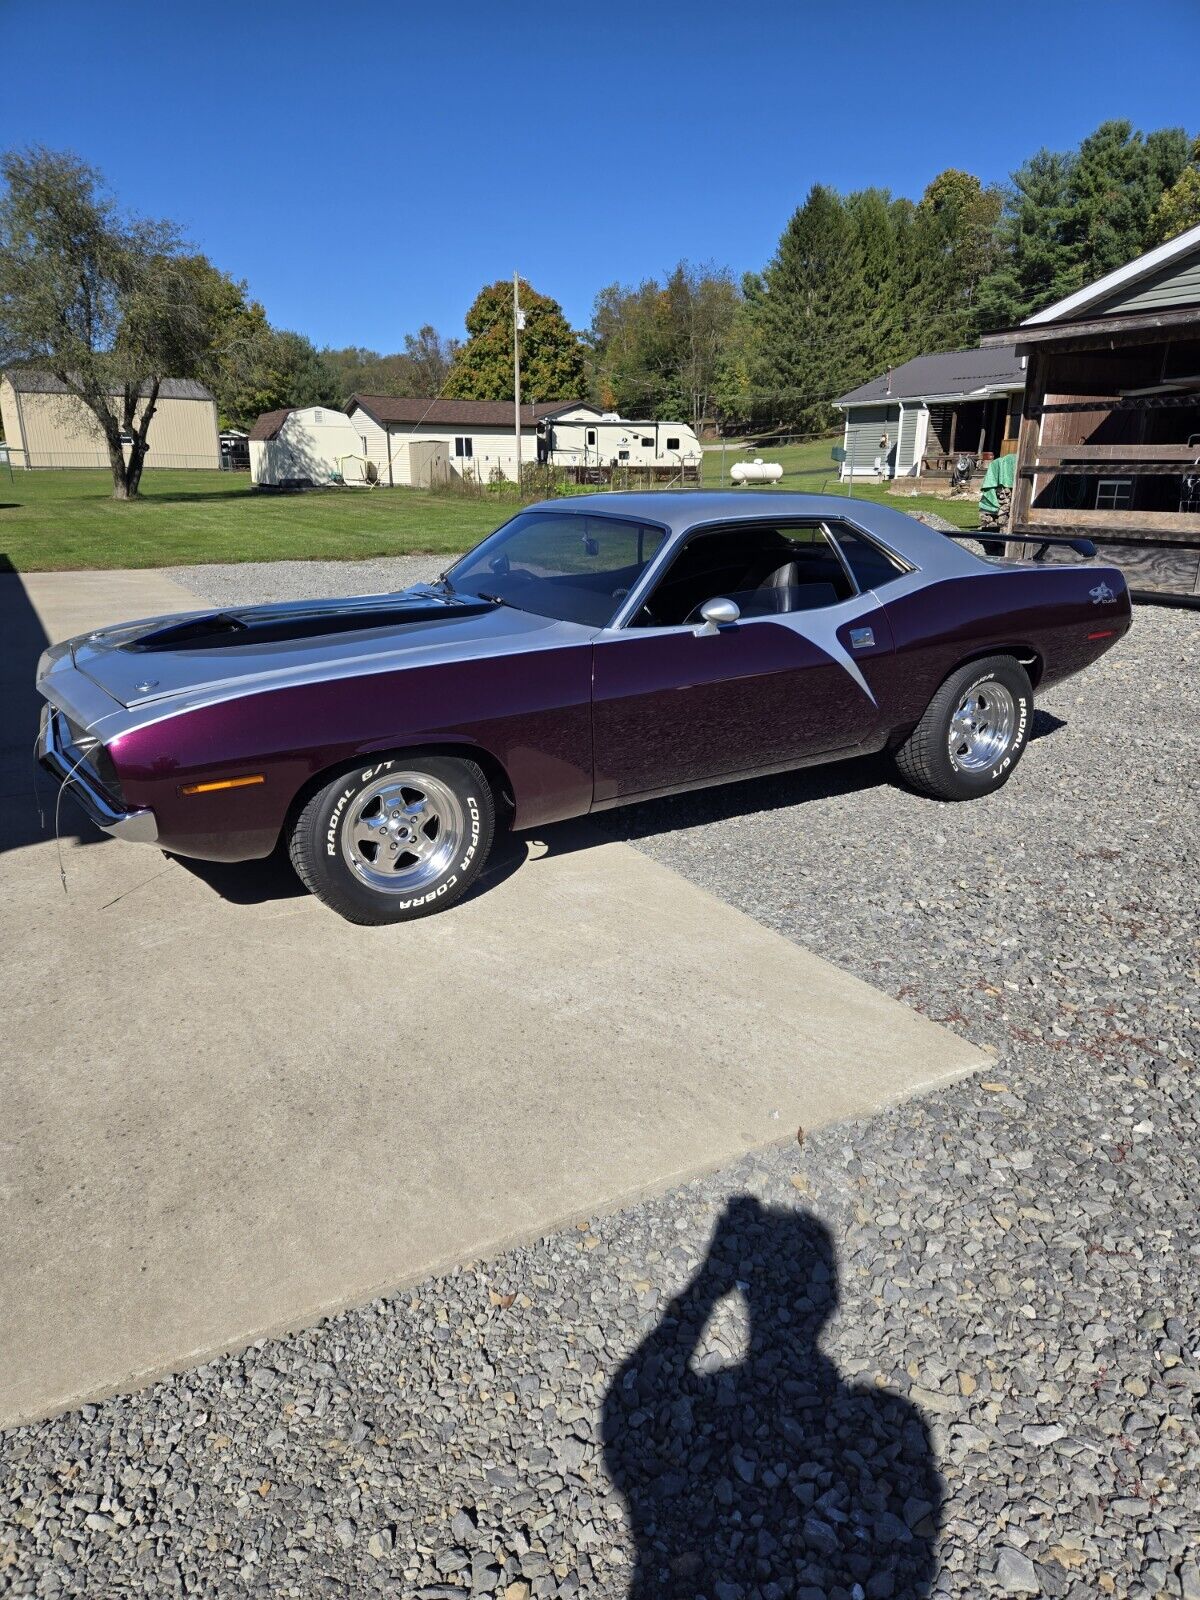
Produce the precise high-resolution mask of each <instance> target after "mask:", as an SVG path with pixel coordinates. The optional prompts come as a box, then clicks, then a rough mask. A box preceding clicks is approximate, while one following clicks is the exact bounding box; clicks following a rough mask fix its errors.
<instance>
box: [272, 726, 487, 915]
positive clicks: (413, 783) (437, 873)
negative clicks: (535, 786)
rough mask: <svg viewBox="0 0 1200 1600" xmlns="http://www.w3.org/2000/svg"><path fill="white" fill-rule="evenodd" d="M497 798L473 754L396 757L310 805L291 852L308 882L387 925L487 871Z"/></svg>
mask: <svg viewBox="0 0 1200 1600" xmlns="http://www.w3.org/2000/svg"><path fill="white" fill-rule="evenodd" d="M495 824H496V808H495V801H494V799H493V796H492V791H491V787H490V785H489V784H488V781H487V779H486V777H485V776H484V774H483V771H482V769H481V768H480V767H478V766H477V765H476V764H475V762H473V761H465V760H460V759H459V758H457V757H449V756H432V755H430V756H425V755H411V756H404V755H398V756H389V757H385V758H382V759H380V760H377V761H371V762H366V763H364V764H363V765H362V766H359V767H354V768H351V769H350V770H349V771H347V772H343V773H342V774H341V775H340V776H338V777H336V778H334V779H333V781H332V782H330V783H327V784H326V785H325V787H324V788H323V789H320V790H318V791H317V793H316V794H314V795H312V796H311V798H310V799H309V800H308V801H307V803H306V804H305V805H304V807H303V809H302V810H301V812H300V814H299V816H298V817H297V818H296V821H295V823H294V825H293V827H292V832H291V837H290V839H289V847H288V853H289V855H290V857H291V862H292V865H293V867H295V869H296V872H297V874H298V876H299V878H300V881H301V882H302V883H303V884H304V886H305V888H307V889H308V890H310V891H311V893H313V894H315V895H316V897H317V899H318V900H321V901H322V902H323V903H324V904H325V905H327V906H329V907H330V908H331V909H332V910H334V911H336V912H338V913H339V915H341V916H343V917H345V918H346V919H347V921H349V922H357V923H360V924H364V925H367V926H373V927H379V926H383V925H385V924H387V923H392V922H409V921H411V920H412V919H413V918H415V917H426V916H429V915H430V913H431V912H434V911H443V910H445V909H446V907H447V906H451V905H453V904H454V902H455V901H456V900H459V899H461V898H462V896H463V895H464V894H465V893H466V892H467V890H468V889H469V888H470V887H471V885H472V883H473V882H474V881H475V879H476V878H477V877H478V876H479V874H480V873H481V872H482V871H483V867H484V863H485V862H486V861H487V858H488V853H489V851H490V850H491V847H492V837H493V834H494V831H495Z"/></svg>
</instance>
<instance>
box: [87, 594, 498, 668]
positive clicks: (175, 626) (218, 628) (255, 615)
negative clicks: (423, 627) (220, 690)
mask: <svg viewBox="0 0 1200 1600" xmlns="http://www.w3.org/2000/svg"><path fill="white" fill-rule="evenodd" d="M492 609H493V606H492V603H491V602H490V601H487V600H475V599H470V600H460V599H458V598H457V597H453V598H450V597H448V598H445V599H443V598H440V597H439V598H432V597H427V596H424V595H422V596H420V597H419V598H414V599H408V600H404V599H401V598H399V597H396V598H395V599H392V600H391V601H390V603H387V602H385V603H384V604H380V602H379V601H378V600H375V601H374V602H373V603H372V604H369V605H354V604H350V605H347V604H346V603H345V602H342V603H340V604H334V605H329V604H327V603H321V602H318V603H317V604H315V605H314V604H309V605H301V606H284V607H279V608H272V607H268V606H256V607H254V608H252V609H249V610H246V611H208V612H202V613H200V614H199V615H197V616H191V617H184V618H183V619H182V620H181V621H178V622H171V623H168V624H167V625H166V626H165V627H161V628H154V629H153V630H152V631H151V632H149V633H143V634H140V635H138V637H137V638H135V639H131V640H128V641H127V642H125V643H123V644H121V645H120V646H118V648H119V649H122V650H128V651H131V652H136V653H137V654H139V655H150V654H154V653H156V652H158V651H166V650H205V649H210V650H211V649H229V648H231V647H232V648H234V649H236V648H237V647H238V646H239V645H258V644H283V643H288V642H290V641H293V640H295V641H300V640H304V639H321V638H325V637H326V636H328V635H330V634H338V633H360V632H363V631H365V630H366V629H369V628H395V627H401V626H407V625H410V624H412V623H417V622H444V621H445V620H446V618H447V616H448V615H452V616H458V617H466V616H476V615H478V614H480V613H481V612H485V611H491V610H492Z"/></svg>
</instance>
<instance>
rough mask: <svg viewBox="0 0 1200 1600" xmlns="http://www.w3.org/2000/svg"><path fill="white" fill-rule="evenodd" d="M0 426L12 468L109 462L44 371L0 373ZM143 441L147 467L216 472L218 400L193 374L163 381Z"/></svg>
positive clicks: (92, 422) (87, 423)
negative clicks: (147, 445)
mask: <svg viewBox="0 0 1200 1600" xmlns="http://www.w3.org/2000/svg"><path fill="white" fill-rule="evenodd" d="M0 423H3V426H4V438H5V442H6V443H7V445H8V448H9V454H10V457H11V460H12V464H13V466H14V467H104V468H107V467H108V466H109V459H108V447H107V445H106V444H105V442H104V435H103V434H102V433H101V431H100V424H99V423H98V422H97V421H96V419H95V417H94V416H93V415H92V413H91V412H90V411H89V410H88V409H87V407H86V406H85V405H84V404H83V402H82V401H80V400H77V399H76V398H75V396H74V395H73V394H71V393H70V392H69V390H68V389H67V387H66V385H65V384H64V383H62V382H61V381H60V380H59V379H58V378H55V377H53V376H52V375H51V374H50V373H48V372H15V371H14V372H6V373H4V375H3V376H2V377H0ZM147 438H148V441H149V445H150V450H149V454H148V455H147V457H146V467H147V470H153V469H154V468H155V467H206V468H212V469H213V470H214V471H219V470H220V466H221V444H220V440H219V438H218V437H217V402H216V401H215V400H214V399H213V396H212V394H211V393H210V391H209V390H208V389H206V388H205V387H204V385H203V384H202V383H197V382H196V380H195V379H193V378H164V379H163V380H162V382H161V384H160V385H159V390H158V400H157V403H156V405H155V408H154V415H153V417H152V418H151V419H150V431H149V434H148V435H147Z"/></svg>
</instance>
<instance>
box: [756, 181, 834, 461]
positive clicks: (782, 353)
mask: <svg viewBox="0 0 1200 1600" xmlns="http://www.w3.org/2000/svg"><path fill="white" fill-rule="evenodd" d="M850 243H851V229H850V224H849V221H848V219H847V215H846V208H845V206H844V205H843V203H842V200H841V198H840V196H839V195H837V194H836V193H835V191H834V190H832V189H829V188H826V187H825V186H824V185H823V184H814V186H813V188H812V189H811V190H810V191H809V195H808V198H807V200H805V202H804V204H803V205H802V206H801V207H800V209H799V210H798V211H797V212H795V214H794V215H793V216H792V219H791V221H790V222H789V223H788V225H787V227H786V228H785V229H784V231H783V236H782V238H781V239H780V241H779V247H778V249H777V250H776V252H775V255H774V257H773V258H772V260H771V262H770V263H769V265H768V266H767V268H766V271H765V272H764V273H763V275H762V288H761V293H759V294H757V295H756V296H755V297H754V300H753V302H752V304H751V306H750V307H749V309H750V311H751V333H752V349H751V353H750V362H749V369H750V370H749V378H750V384H749V392H748V395H747V402H748V411H749V415H750V416H751V417H752V418H754V419H757V420H759V421H760V422H764V423H767V422H770V423H774V424H776V425H778V426H786V427H791V428H795V429H796V430H797V431H798V432H814V433H815V432H820V431H821V430H822V429H823V428H827V427H829V426H831V425H832V423H833V421H834V417H835V413H834V412H833V410H832V408H831V406H830V404H829V402H830V401H831V400H832V399H833V397H834V396H835V395H837V394H839V393H841V392H842V391H843V390H844V389H845V388H846V383H845V381H844V380H845V377H846V374H847V373H848V372H850V371H852V370H853V361H854V334H853V330H852V328H851V326H850V320H851V318H852V317H853V315H854V314H855V311H854V307H855V305H856V303H858V302H860V301H861V296H860V295H857V294H856V292H855V286H854V285H853V284H852V283H851V282H849V279H848V273H847V262H848V259H849V254H850Z"/></svg>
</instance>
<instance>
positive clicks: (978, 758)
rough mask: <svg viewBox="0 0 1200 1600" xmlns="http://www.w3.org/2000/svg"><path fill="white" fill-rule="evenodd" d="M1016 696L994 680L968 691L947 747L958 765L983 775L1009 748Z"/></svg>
mask: <svg viewBox="0 0 1200 1600" xmlns="http://www.w3.org/2000/svg"><path fill="white" fill-rule="evenodd" d="M1015 720H1016V718H1015V707H1014V704H1013V697H1012V695H1011V694H1010V693H1009V691H1008V689H1006V688H1005V686H1004V685H1003V684H1002V683H997V682H996V681H995V680H994V679H993V680H992V681H990V682H988V683H981V684H979V685H978V686H977V687H975V688H973V689H968V690H967V692H966V694H964V695H963V696H962V698H961V699H960V700H959V702H958V705H957V706H956V707H955V709H954V712H953V714H952V715H951V718H950V732H949V736H948V738H947V748H948V750H949V752H950V759H951V760H952V761H953V762H954V763H955V765H956V766H959V767H962V768H965V769H966V771H968V772H982V771H984V770H985V769H986V768H988V767H991V766H994V765H995V763H996V762H997V761H999V759H1000V758H1001V756H1003V754H1004V752H1005V751H1006V750H1007V749H1008V746H1009V741H1010V740H1011V739H1012V731H1013V724H1014V722H1015Z"/></svg>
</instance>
